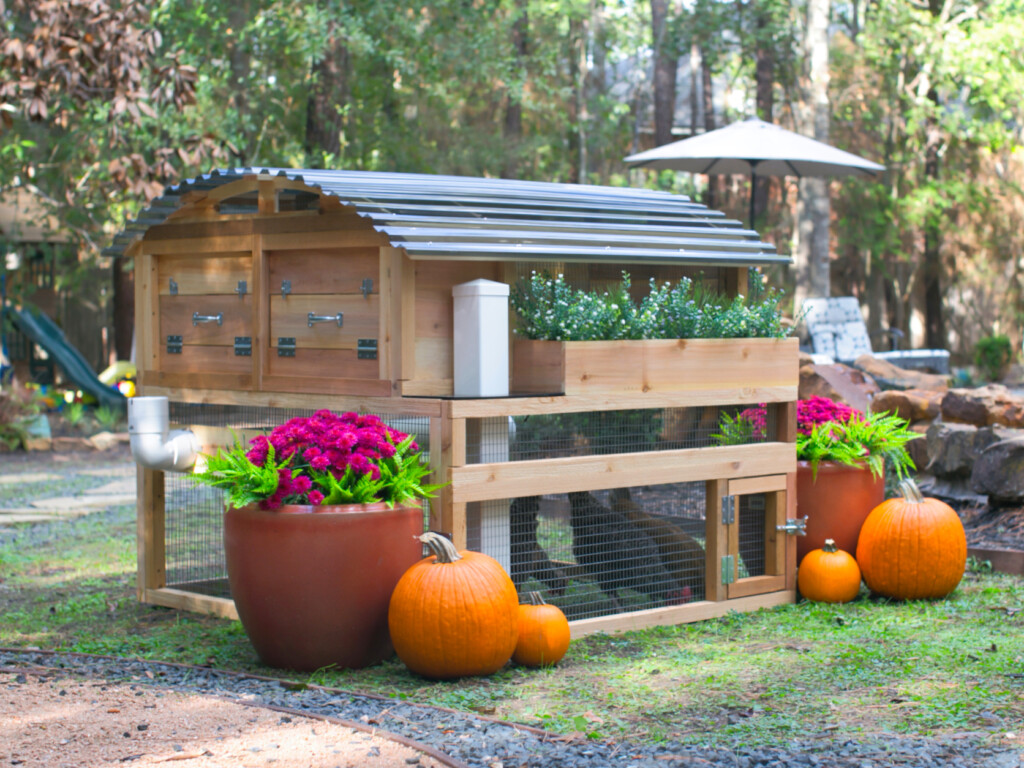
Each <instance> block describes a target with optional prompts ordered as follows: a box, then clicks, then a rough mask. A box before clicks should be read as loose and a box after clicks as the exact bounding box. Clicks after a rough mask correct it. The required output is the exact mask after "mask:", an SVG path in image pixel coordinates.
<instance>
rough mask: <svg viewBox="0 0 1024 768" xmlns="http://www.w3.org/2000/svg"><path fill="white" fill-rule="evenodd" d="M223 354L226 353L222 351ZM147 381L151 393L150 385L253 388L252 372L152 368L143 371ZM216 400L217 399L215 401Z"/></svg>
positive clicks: (155, 386) (218, 388)
mask: <svg viewBox="0 0 1024 768" xmlns="http://www.w3.org/2000/svg"><path fill="white" fill-rule="evenodd" d="M210 349H223V347H210ZM221 354H224V353H223V352H221ZM142 375H143V378H144V379H145V381H146V383H147V391H146V393H147V394H150V392H149V389H148V388H149V387H154V388H160V389H177V388H182V389H185V388H193V387H194V388H196V389H216V390H221V389H226V390H241V389H252V373H251V372H250V373H244V374H241V373H212V372H209V371H198V372H194V373H193V372H178V371H159V370H150V371H143V372H142ZM215 402H216V401H215Z"/></svg>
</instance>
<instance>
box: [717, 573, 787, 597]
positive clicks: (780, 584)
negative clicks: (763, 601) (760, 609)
mask: <svg viewBox="0 0 1024 768" xmlns="http://www.w3.org/2000/svg"><path fill="white" fill-rule="evenodd" d="M785 588H786V577H785V576H751V577H749V578H746V579H738V580H737V581H735V582H733V583H732V584H730V585H729V589H728V592H729V600H728V602H729V603H732V601H733V600H736V599H737V598H743V597H750V596H751V595H761V594H764V593H766V592H775V593H778V592H779V591H781V590H784V589H785Z"/></svg>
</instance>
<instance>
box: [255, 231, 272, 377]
mask: <svg viewBox="0 0 1024 768" xmlns="http://www.w3.org/2000/svg"><path fill="white" fill-rule="evenodd" d="M252 271H253V279H252V295H253V296H255V297H257V298H256V307H255V310H256V312H255V317H254V319H253V323H252V374H253V389H262V388H263V375H264V373H266V370H267V358H268V356H269V355H270V302H268V301H267V300H266V296H267V286H268V283H267V281H268V279H269V267H268V265H267V252H266V251H265V250H263V235H253V238H252Z"/></svg>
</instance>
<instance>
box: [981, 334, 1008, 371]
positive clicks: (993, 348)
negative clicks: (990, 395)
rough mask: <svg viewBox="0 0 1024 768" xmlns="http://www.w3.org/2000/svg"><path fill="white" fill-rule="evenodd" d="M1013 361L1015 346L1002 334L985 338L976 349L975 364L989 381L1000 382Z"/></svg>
mask: <svg viewBox="0 0 1024 768" xmlns="http://www.w3.org/2000/svg"><path fill="white" fill-rule="evenodd" d="M1012 361H1013V346H1012V345H1011V344H1010V339H1009V338H1008V337H1006V336H1004V335H1002V334H997V335H995V336H985V337H984V338H982V339H979V340H978V343H977V345H976V346H975V347H974V364H975V365H976V366H977V367H978V370H979V371H980V372H981V374H982V376H984V377H985V379H986V380H987V381H999V379H1001V378H1002V377H1003V374H1004V373H1005V372H1006V367H1007V366H1008V365H1009V364H1010V363H1011V362H1012Z"/></svg>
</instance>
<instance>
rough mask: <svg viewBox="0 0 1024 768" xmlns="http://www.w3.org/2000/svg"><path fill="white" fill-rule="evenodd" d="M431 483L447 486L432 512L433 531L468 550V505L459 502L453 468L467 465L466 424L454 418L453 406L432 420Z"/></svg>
mask: <svg viewBox="0 0 1024 768" xmlns="http://www.w3.org/2000/svg"><path fill="white" fill-rule="evenodd" d="M430 464H431V466H433V467H434V472H433V475H432V477H431V482H434V483H445V486H444V487H443V488H441V489H440V490H439V491H438V492H437V496H436V497H435V498H434V499H433V501H432V503H431V505H430V509H431V514H430V527H431V529H433V530H436V531H439V532H441V533H446V534H448V535H449V536H451V539H452V542H454V544H455V546H456V547H457V548H458V549H465V548H466V534H467V531H466V504H465V502H456V501H455V498H454V494H453V488H452V484H451V483H452V468H454V467H463V466H465V464H466V420H465V419H455V418H452V408H451V403H450V402H448V401H445V402H442V403H441V415H440V416H439V417H432V418H431V419H430Z"/></svg>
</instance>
